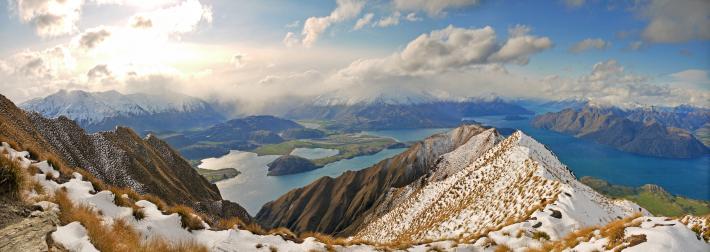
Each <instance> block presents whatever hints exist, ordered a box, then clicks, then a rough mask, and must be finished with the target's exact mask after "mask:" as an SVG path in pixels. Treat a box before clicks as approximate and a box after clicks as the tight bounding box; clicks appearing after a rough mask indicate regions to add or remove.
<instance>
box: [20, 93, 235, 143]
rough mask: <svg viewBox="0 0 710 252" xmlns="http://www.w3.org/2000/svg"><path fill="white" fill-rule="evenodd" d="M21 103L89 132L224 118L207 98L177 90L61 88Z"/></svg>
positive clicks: (195, 124)
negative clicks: (125, 91)
mask: <svg viewBox="0 0 710 252" xmlns="http://www.w3.org/2000/svg"><path fill="white" fill-rule="evenodd" d="M20 107H21V108H22V109H25V110H28V111H35V112H37V113H39V114H41V115H42V116H44V117H47V118H57V117H60V116H66V117H68V118H69V119H72V120H74V121H76V122H77V123H78V124H79V125H80V126H81V127H82V128H84V129H85V130H86V131H88V132H98V131H108V130H113V129H114V128H115V127H116V126H118V125H120V126H126V127H130V128H132V129H133V130H135V131H137V132H139V133H141V134H143V133H144V132H145V131H149V130H150V131H164V130H184V129H191V128H196V127H205V126H210V125H213V124H215V123H218V122H221V121H223V120H224V117H223V116H222V115H221V114H220V113H218V112H217V111H216V110H214V109H213V108H212V106H211V105H210V104H209V103H207V102H206V101H203V100H200V99H198V98H194V97H190V96H186V95H182V94H177V93H170V94H163V95H151V94H144V93H136V94H121V93H119V92H117V91H106V92H85V91H79V90H74V91H66V90H61V91H59V92H57V93H54V94H51V95H48V96H46V97H43V98H36V99H33V100H30V101H27V102H24V103H22V104H20Z"/></svg>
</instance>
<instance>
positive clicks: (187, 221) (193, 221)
mask: <svg viewBox="0 0 710 252" xmlns="http://www.w3.org/2000/svg"><path fill="white" fill-rule="evenodd" d="M166 212H168V213H170V214H172V213H177V214H179V215H180V222H181V223H182V227H183V228H186V229H187V230H200V229H205V226H204V225H203V224H202V219H200V217H199V216H197V215H195V211H194V210H192V208H190V207H188V206H185V205H176V206H172V207H170V208H168V210H166Z"/></svg>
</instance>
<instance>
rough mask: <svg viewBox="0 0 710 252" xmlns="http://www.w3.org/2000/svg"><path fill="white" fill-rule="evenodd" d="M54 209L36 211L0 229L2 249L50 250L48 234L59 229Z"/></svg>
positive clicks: (0, 249)
mask: <svg viewBox="0 0 710 252" xmlns="http://www.w3.org/2000/svg"><path fill="white" fill-rule="evenodd" d="M58 224H59V218H58V217H57V214H56V213H54V212H52V211H46V212H40V211H36V212H34V214H32V215H31V216H29V217H27V218H25V219H23V220H22V221H20V222H19V223H15V224H12V225H10V226H7V227H5V228H3V229H0V251H48V250H49V248H48V246H47V236H48V235H49V234H50V233H52V232H54V231H55V230H57V227H56V226H57V225H58Z"/></svg>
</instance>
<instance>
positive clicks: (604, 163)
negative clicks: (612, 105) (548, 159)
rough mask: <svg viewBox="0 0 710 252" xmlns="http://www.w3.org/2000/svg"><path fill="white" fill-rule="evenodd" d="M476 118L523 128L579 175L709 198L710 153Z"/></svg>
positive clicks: (493, 118) (518, 122)
mask: <svg viewBox="0 0 710 252" xmlns="http://www.w3.org/2000/svg"><path fill="white" fill-rule="evenodd" d="M473 119H474V120H476V121H478V122H481V123H483V124H487V125H491V126H495V127H499V128H503V127H506V128H515V129H520V130H522V131H523V132H525V134H527V135H529V136H532V137H533V138H535V139H536V140H538V141H539V142H541V143H543V144H545V145H546V146H548V147H549V148H550V149H551V150H552V151H553V152H554V153H555V154H556V155H557V157H558V158H559V159H560V161H562V163H564V164H566V165H567V166H568V167H569V168H570V169H571V170H572V171H573V172H574V173H575V175H577V177H578V178H581V177H583V176H594V177H599V178H602V179H605V180H607V181H609V182H611V183H613V184H621V185H628V186H640V185H643V184H657V185H660V186H662V187H663V188H665V189H666V190H668V191H669V192H671V193H674V194H680V195H684V196H688V197H691V198H696V199H706V200H708V199H710V155H705V156H704V157H700V158H694V159H669V158H656V157H648V156H642V155H637V154H631V153H626V152H622V151H619V150H616V149H614V148H612V147H609V146H606V145H602V144H598V143H595V142H593V141H591V140H584V139H578V138H575V137H572V136H568V135H563V134H559V133H556V132H552V131H547V130H542V129H536V128H534V127H532V126H531V125H530V120H529V119H528V120H520V121H506V120H503V119H502V117H500V116H489V117H477V118H473Z"/></svg>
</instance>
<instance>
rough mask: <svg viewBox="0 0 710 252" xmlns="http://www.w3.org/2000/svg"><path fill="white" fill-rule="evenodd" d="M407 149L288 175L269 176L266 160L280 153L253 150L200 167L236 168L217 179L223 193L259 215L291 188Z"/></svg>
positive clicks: (217, 159) (212, 159)
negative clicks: (262, 153)
mask: <svg viewBox="0 0 710 252" xmlns="http://www.w3.org/2000/svg"><path fill="white" fill-rule="evenodd" d="M404 150H405V149H386V150H383V151H381V152H378V153H376V154H373V155H368V156H359V157H355V158H352V159H343V160H340V161H337V162H333V163H330V164H328V165H326V166H324V167H323V168H320V169H316V170H312V171H308V172H304V173H299V174H292V175H285V176H266V172H267V167H266V164H268V163H269V162H271V161H273V160H274V159H276V158H278V157H279V156H277V155H268V156H257V155H256V154H255V153H252V152H245V151H231V152H230V153H229V154H227V155H225V156H222V157H219V158H208V159H204V160H202V164H200V166H199V167H200V168H205V169H219V168H225V167H232V168H236V169H237V170H239V171H241V172H242V173H241V174H239V176H237V177H235V178H232V179H228V180H223V181H220V182H217V187H218V188H219V190H220V192H221V193H222V197H223V198H225V199H227V200H231V201H234V202H237V203H239V204H240V205H242V206H243V207H244V208H246V209H247V211H248V212H249V214H251V215H256V213H257V212H259V209H261V206H263V205H264V204H265V203H267V202H269V201H272V200H275V199H276V198H278V197H279V196H281V195H283V194H284V193H286V192H288V191H290V190H291V189H294V188H298V187H302V186H305V185H308V184H309V183H311V182H312V181H314V180H316V179H318V178H320V177H323V176H330V177H337V176H339V175H340V174H342V173H343V172H345V171H348V170H353V171H355V170H361V169H363V168H367V167H369V166H371V165H373V164H376V163H377V162H379V161H380V160H383V159H386V158H389V157H392V156H394V155H397V154H399V153H401V152H402V151H404Z"/></svg>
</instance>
